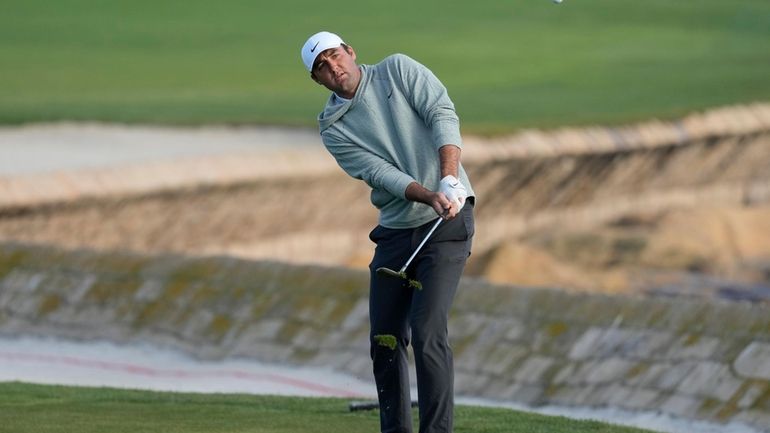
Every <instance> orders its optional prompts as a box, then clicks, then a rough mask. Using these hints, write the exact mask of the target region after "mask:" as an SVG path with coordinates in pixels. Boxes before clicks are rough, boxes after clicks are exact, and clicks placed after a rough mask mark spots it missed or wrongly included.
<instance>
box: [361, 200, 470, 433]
mask: <svg viewBox="0 0 770 433" xmlns="http://www.w3.org/2000/svg"><path fill="white" fill-rule="evenodd" d="M433 223H434V222H430V223H428V224H425V225H423V226H421V227H418V228H415V229H388V228H385V227H382V226H378V227H376V228H375V229H374V230H372V232H371V233H370V234H369V238H370V239H371V240H372V241H373V242H374V243H376V244H377V247H376V249H375V252H374V258H373V259H372V263H371V264H370V265H369V268H370V271H371V283H370V295H369V317H370V323H371V333H370V340H371V357H372V361H373V363H374V378H375V382H376V383H377V395H378V398H379V404H380V427H381V431H382V433H411V432H412V416H411V397H410V395H409V394H410V392H409V389H410V386H409V372H408V363H407V346H408V345H409V341H410V336H411V341H412V349H413V351H414V360H415V367H416V371H417V392H418V401H419V414H420V433H439V432H441V433H449V432H451V431H452V427H453V412H454V366H453V361H452V349H451V347H450V346H449V336H448V331H447V322H448V318H449V310H450V308H451V306H452V301H453V300H454V296H455V293H456V291H457V286H458V284H459V282H460V276H461V275H462V272H463V268H464V267H465V262H466V260H467V258H468V256H469V255H470V250H471V242H472V239H473V233H474V220H473V199H472V198H470V199H468V201H467V202H466V204H465V206H464V207H463V209H462V210H461V212H460V213H459V214H458V215H457V216H456V217H455V218H454V219H452V220H450V221H445V222H442V223H441V224H440V225H439V227H438V228H437V229H436V231H435V232H434V233H433V235H432V236H431V238H430V240H428V242H427V243H426V244H425V246H423V249H422V250H421V251H420V253H419V254H418V255H417V257H415V259H414V260H413V261H412V263H411V264H410V265H409V268H408V269H407V271H406V272H407V275H408V277H409V278H410V279H414V280H417V281H419V282H420V284H421V285H422V288H421V289H418V288H414V287H410V285H409V283H408V282H407V281H406V280H402V279H399V278H393V277H383V276H379V275H377V274H376V273H375V271H376V269H377V268H379V267H382V266H385V267H388V268H390V269H393V270H398V269H400V268H401V266H403V265H404V263H405V262H406V260H407V259H408V258H409V256H410V255H411V254H412V252H413V251H414V249H415V248H416V247H417V245H419V243H420V242H421V241H422V239H423V238H424V237H425V235H426V234H427V232H428V231H429V230H430V227H431V226H432V225H433ZM410 331H411V332H410ZM391 336H392V337H391ZM393 337H395V340H394V339H393ZM393 342H395V347H393V345H392V343H393ZM388 343H390V344H388Z"/></svg>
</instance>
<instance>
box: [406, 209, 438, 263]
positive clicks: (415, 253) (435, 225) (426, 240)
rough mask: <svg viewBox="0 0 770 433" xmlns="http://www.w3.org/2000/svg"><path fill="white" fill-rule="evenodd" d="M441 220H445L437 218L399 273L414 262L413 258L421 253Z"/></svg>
mask: <svg viewBox="0 0 770 433" xmlns="http://www.w3.org/2000/svg"><path fill="white" fill-rule="evenodd" d="M441 221H443V218H439V219H437V220H436V223H435V224H433V227H431V229H430V231H429V232H428V234H427V235H425V237H424V238H423V239H422V242H420V245H417V248H416V249H415V250H414V252H413V253H412V256H411V257H409V260H407V261H406V263H404V266H402V267H401V270H400V271H398V272H399V273H402V272H406V268H408V267H409V264H410V263H412V260H414V258H415V256H416V255H417V253H419V252H420V250H421V249H422V246H423V245H425V242H428V238H430V235H432V234H433V232H434V231H436V228H437V227H438V225H439V224H441Z"/></svg>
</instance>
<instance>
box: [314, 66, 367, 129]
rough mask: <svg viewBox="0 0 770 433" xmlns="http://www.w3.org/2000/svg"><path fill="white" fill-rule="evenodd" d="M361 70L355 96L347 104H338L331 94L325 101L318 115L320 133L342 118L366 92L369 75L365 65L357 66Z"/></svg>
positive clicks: (337, 100)
mask: <svg viewBox="0 0 770 433" xmlns="http://www.w3.org/2000/svg"><path fill="white" fill-rule="evenodd" d="M359 68H360V69H361V82H360V83H358V89H356V94H355V95H353V99H351V100H350V101H347V102H340V101H339V99H337V98H336V97H335V95H334V93H332V94H331V95H329V99H328V100H327V101H326V106H325V107H324V110H323V111H322V112H321V114H319V115H318V126H319V128H320V129H321V132H324V131H325V130H326V129H327V128H329V127H330V126H332V125H333V124H334V122H336V121H337V120H338V119H339V118H340V117H342V116H343V115H344V114H345V113H347V111H348V110H349V109H350V108H351V107H353V106H355V105H356V104H357V103H358V101H359V100H360V99H361V95H362V94H363V93H364V92H365V91H366V88H367V87H368V85H369V81H370V78H371V77H370V75H371V74H370V73H369V67H368V66H367V65H359Z"/></svg>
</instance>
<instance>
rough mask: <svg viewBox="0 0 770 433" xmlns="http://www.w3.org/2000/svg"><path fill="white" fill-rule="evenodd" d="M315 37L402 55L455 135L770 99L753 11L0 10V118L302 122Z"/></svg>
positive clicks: (357, 6)
mask: <svg viewBox="0 0 770 433" xmlns="http://www.w3.org/2000/svg"><path fill="white" fill-rule="evenodd" d="M320 29H328V30H332V31H336V32H338V33H340V34H341V35H342V36H343V37H344V38H345V39H347V41H348V42H349V43H350V44H351V45H353V46H354V48H356V49H357V51H358V54H359V61H360V62H362V63H374V62H376V61H379V60H380V59H381V58H382V57H383V56H385V55H387V54H390V53H393V52H403V53H407V54H409V55H411V56H412V57H415V58H417V59H418V60H420V61H422V62H423V63H425V64H427V65H428V66H429V67H431V68H432V69H433V70H434V71H435V72H436V74H437V75H439V77H441V78H442V79H443V81H444V82H445V84H446V85H447V86H448V87H449V89H450V95H451V96H452V97H453V99H454V100H455V102H456V104H457V107H458V111H459V113H460V115H461V116H462V119H463V125H464V128H465V129H464V130H465V131H466V132H486V133H496V132H502V131H510V130H512V129H516V128H521V127H529V126H545V127H548V126H554V125H563V124H583V123H597V122H598V123H617V122H624V121H628V120H633V119H640V118H644V119H646V118H650V117H672V116H677V115H681V114H683V113H686V112H688V111H692V110H695V109H702V108H706V107H712V106H717V105H724V104H732V103H738V102H750V101H759V100H768V99H770V79H768V77H770V43H768V41H770V2H768V1H767V0H730V1H724V0H698V1H695V0H684V1H671V0H645V1H639V0H636V1H630V0H565V2H564V3H563V4H562V5H554V4H552V3H551V1H549V0H527V1H517V2H508V1H499V0H477V1H471V2H446V1H438V0H426V1H418V2H414V1H407V0H393V1H386V2H354V1H345V0H341V1H338V2H335V3H334V4H333V5H331V4H329V5H326V4H322V3H318V2H316V1H308V0H297V1H289V2H286V1H284V2H261V1H253V0H223V1H220V2H212V1H208V0H205V1H204V0H185V1H181V0H153V1H148V0H132V1H126V0H114V1H104V2H99V1H91V0H59V1H55V2H44V1H37V0H33V1H30V0H5V1H3V2H2V4H1V5H0V59H2V66H0V80H1V82H2V86H0V123H18V122H27V121H40V120H56V119H80V120H91V119H93V120H108V121H120V122H153V123H183V124H196V123H262V124H284V125H305V126H311V125H314V117H315V115H316V113H317V112H318V111H319V110H320V107H321V105H322V104H323V102H324V100H325V97H326V92H325V91H324V90H323V89H322V88H320V87H319V86H317V85H315V84H314V83H313V82H312V81H310V79H309V78H308V74H307V73H306V72H305V71H304V70H303V67H302V63H301V62H300V59H299V48H300V46H301V44H302V43H303V42H304V40H305V39H306V37H307V36H309V35H310V34H311V33H313V32H315V31H317V30H320Z"/></svg>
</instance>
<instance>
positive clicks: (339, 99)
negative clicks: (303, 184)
mask: <svg viewBox="0 0 770 433" xmlns="http://www.w3.org/2000/svg"><path fill="white" fill-rule="evenodd" d="M302 61H303V62H304V64H305V67H306V68H307V70H308V71H309V72H310V77H311V78H312V79H313V80H314V81H315V82H316V83H318V84H321V85H323V86H324V87H326V88H327V89H329V90H330V91H331V92H332V93H331V95H330V96H329V99H328V101H327V103H326V106H325V107H324V110H323V112H322V113H321V114H320V115H319V116H318V123H319V126H320V132H321V138H322V140H323V143H324V145H325V146H326V148H327V149H328V151H329V152H330V153H331V154H332V155H333V156H334V158H335V159H336V160H337V163H338V164H339V165H340V167H342V169H343V170H344V171H345V172H346V173H347V174H349V175H350V176H352V177H354V178H356V179H360V180H363V181H364V182H366V183H367V184H368V185H369V186H370V187H371V189H372V192H371V201H372V204H373V205H374V206H375V207H377V209H379V224H378V226H377V227H376V228H374V230H372V232H371V233H370V234H369V238H370V239H371V240H372V241H373V242H374V243H375V244H376V245H377V247H376V248H375V252H374V258H373V259H372V262H371V264H370V265H369V267H370V271H371V282H370V301H369V315H370V322H371V333H370V340H371V357H372V361H373V363H374V378H375V381H376V383H377V392H378V398H379V405H380V424H381V430H382V432H383V433H404V432H408V433H411V432H412V420H411V397H410V395H409V389H410V386H409V374H408V363H407V346H408V344H409V341H410V337H411V343H412V348H413V351H414V360H415V366H416V371H417V391H418V397H419V398H418V400H419V414H420V432H421V433H438V432H442V433H445V432H451V431H452V424H453V410H454V390H453V387H454V371H453V362H452V350H451V348H450V347H449V341H448V332H447V321H448V316H449V310H450V307H451V305H452V301H453V299H454V296H455V292H456V291H457V286H458V283H459V281H460V276H461V275H462V272H463V268H464V267H465V261H466V259H467V258H468V256H469V255H470V249H471V239H472V237H473V233H474V221H473V206H474V195H473V190H472V189H471V184H470V182H469V180H468V176H467V175H466V173H465V170H464V169H463V167H462V165H461V164H460V153H461V146H462V143H461V138H460V127H459V121H458V118H457V114H456V113H455V110H454V105H453V104H452V101H451V100H450V99H449V96H448V95H447V91H446V88H445V87H444V86H443V84H441V82H440V81H439V80H438V79H437V78H436V77H435V76H434V75H433V73H432V72H431V71H430V70H428V69H427V68H426V67H425V66H423V65H421V64H420V63H418V62H416V61H415V60H412V59H411V58H409V57H407V56H405V55H402V54H396V55H392V56H389V57H387V58H385V59H384V60H382V61H381V62H380V63H377V64H376V65H371V66H370V65H358V64H357V63H356V52H355V51H354V50H353V47H351V46H350V45H347V44H346V43H345V42H343V40H342V39H341V38H340V37H339V36H337V35H335V34H333V33H329V32H320V33H316V34H315V35H313V36H311V37H310V38H309V39H308V40H307V42H305V45H304V46H303V47H302ZM437 218H443V219H444V221H443V222H442V223H441V224H439V226H438V229H437V230H436V231H435V232H434V233H433V234H432V235H431V237H430V238H429V240H428V242H427V243H426V244H425V246H424V247H423V248H422V249H421V250H420V252H419V254H418V255H417V256H416V257H415V259H414V260H413V261H412V262H411V264H410V266H409V267H408V268H407V270H406V273H407V277H408V279H401V278H393V277H387V276H381V275H378V274H377V273H376V272H375V270H376V269H378V268H380V267H387V268H389V269H399V268H401V266H402V265H403V264H404V263H405V262H406V261H407V259H408V258H409V257H410V255H411V254H412V252H413V251H414V250H415V248H416V247H417V246H418V245H419V243H420V242H421V241H422V240H423V238H424V237H425V235H426V234H427V233H428V231H429V230H430V228H431V227H432V226H433V223H434V222H435V220H436V219H437ZM409 280H413V281H412V284H410V282H409ZM414 282H417V284H414ZM394 343H395V345H394Z"/></svg>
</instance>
